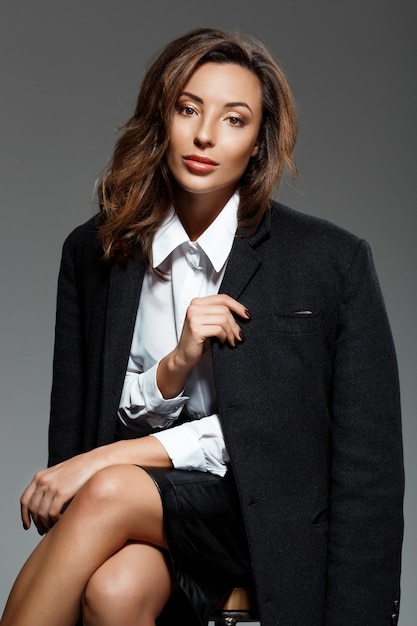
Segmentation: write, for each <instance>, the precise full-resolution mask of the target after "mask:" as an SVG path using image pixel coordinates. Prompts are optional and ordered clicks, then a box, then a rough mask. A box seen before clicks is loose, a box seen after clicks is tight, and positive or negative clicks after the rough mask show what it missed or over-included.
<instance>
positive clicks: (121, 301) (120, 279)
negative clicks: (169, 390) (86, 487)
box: [99, 259, 145, 442]
mask: <svg viewBox="0 0 417 626" xmlns="http://www.w3.org/2000/svg"><path fill="white" fill-rule="evenodd" d="M144 274H145V266H144V264H143V263H141V262H138V261H135V260H133V259H129V261H128V263H127V265H126V266H124V267H121V266H119V265H116V264H115V265H114V266H113V268H112V271H111V274H110V284H109V299H108V305H107V315H106V331H105V344H104V345H105V349H104V360H103V391H102V396H103V398H102V407H106V408H107V407H108V409H107V411H106V413H107V414H106V415H103V419H102V421H101V432H100V433H99V440H100V442H101V441H107V440H108V438H109V435H110V437H113V435H114V427H115V421H116V414H117V410H118V406H119V400H120V394H121V391H122V387H123V381H124V377H125V373H126V367H127V362H128V359H129V353H130V346H131V343H132V337H133V331H134V327H135V321H136V313H137V309H138V305H139V297H140V292H141V288H142V282H143V277H144Z"/></svg>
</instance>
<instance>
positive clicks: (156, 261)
mask: <svg viewBox="0 0 417 626" xmlns="http://www.w3.org/2000/svg"><path fill="white" fill-rule="evenodd" d="M238 207H239V194H238V193H237V192H236V193H235V194H233V196H232V197H231V198H230V199H229V201H228V202H227V203H226V205H225V206H224V207H223V209H222V210H221V211H220V213H219V214H218V216H217V217H216V219H215V220H214V221H213V222H212V223H211V224H210V226H209V227H208V228H207V229H206V230H205V231H204V233H203V234H202V235H201V236H200V237H199V238H198V240H197V242H196V243H198V245H199V246H200V248H201V249H202V250H203V251H204V253H205V254H206V256H207V257H208V259H209V260H210V262H211V264H212V265H213V267H214V269H215V271H216V272H219V271H220V270H221V269H222V267H223V265H224V264H225V262H226V260H227V257H228V256H229V254H230V250H231V249H232V245H233V240H234V236H235V233H236V228H237V210H238ZM187 242H189V237H188V235H187V233H186V231H185V230H184V227H183V225H182V224H181V221H180V219H179V217H178V215H177V214H176V213H175V211H174V209H173V208H171V209H170V211H169V213H168V215H167V217H166V218H165V220H164V222H163V223H162V225H161V227H160V228H159V230H158V231H157V232H156V234H155V236H154V238H153V243H152V266H153V267H154V268H155V267H159V265H161V263H163V261H165V259H167V258H168V256H169V255H170V254H171V252H173V251H174V250H175V249H176V248H178V246H180V245H182V244H183V243H187Z"/></svg>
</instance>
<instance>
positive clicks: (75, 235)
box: [64, 213, 100, 246]
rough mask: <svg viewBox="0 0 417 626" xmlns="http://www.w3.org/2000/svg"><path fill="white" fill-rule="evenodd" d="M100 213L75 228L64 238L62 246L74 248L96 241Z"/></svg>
mask: <svg viewBox="0 0 417 626" xmlns="http://www.w3.org/2000/svg"><path fill="white" fill-rule="evenodd" d="M99 218H100V213H96V214H95V215H93V216H92V217H90V218H89V219H88V220H87V221H86V222H83V223H82V224H80V225H79V226H76V227H75V228H74V229H73V230H72V231H71V232H70V233H69V234H68V235H67V237H66V238H65V240H64V246H74V245H79V244H82V243H83V242H88V241H92V240H96V239H97V236H98V223H99Z"/></svg>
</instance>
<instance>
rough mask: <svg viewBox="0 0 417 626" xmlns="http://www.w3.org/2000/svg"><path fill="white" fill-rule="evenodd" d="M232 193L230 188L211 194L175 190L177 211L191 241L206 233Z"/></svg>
mask: <svg viewBox="0 0 417 626" xmlns="http://www.w3.org/2000/svg"><path fill="white" fill-rule="evenodd" d="M232 195H233V191H231V190H230V189H219V190H218V191H215V192H212V193H210V194H205V193H201V194H195V193H189V192H188V191H185V190H184V189H176V190H175V200H174V207H175V211H176V213H177V215H178V217H179V218H180V220H181V223H182V225H183V226H184V229H185V231H186V233H187V235H188V236H189V238H190V241H196V240H197V239H198V238H199V237H200V236H201V235H202V234H203V233H204V231H205V230H206V229H207V228H208V227H209V226H210V224H212V222H214V220H215V219H216V217H217V216H218V214H219V213H220V211H221V210H222V209H223V207H224V206H225V205H226V204H227V202H228V200H229V199H230V198H231V196H232Z"/></svg>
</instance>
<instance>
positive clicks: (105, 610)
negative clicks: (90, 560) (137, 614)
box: [82, 569, 140, 626]
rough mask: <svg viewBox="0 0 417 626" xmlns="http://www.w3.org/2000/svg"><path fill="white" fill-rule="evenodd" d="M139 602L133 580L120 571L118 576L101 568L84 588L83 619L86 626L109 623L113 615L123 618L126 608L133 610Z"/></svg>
mask: <svg viewBox="0 0 417 626" xmlns="http://www.w3.org/2000/svg"><path fill="white" fill-rule="evenodd" d="M139 604H140V598H139V594H138V590H137V588H136V587H135V585H134V582H133V581H132V580H129V579H128V578H127V577H126V576H123V574H121V573H120V572H118V575H117V576H109V575H108V573H107V572H106V571H103V570H102V569H99V570H97V572H95V573H94V574H93V576H92V577H91V578H90V580H89V581H88V583H87V586H86V588H85V590H84V594H83V598H82V612H83V620H84V622H85V624H86V626H89V624H100V623H107V620H108V619H109V618H110V617H112V616H115V617H117V618H118V619H119V618H120V619H121V618H122V617H124V613H125V612H126V610H129V611H130V612H132V611H133V610H136V608H137V607H138V605H139ZM114 623H118V622H116V621H115V622H114Z"/></svg>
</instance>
